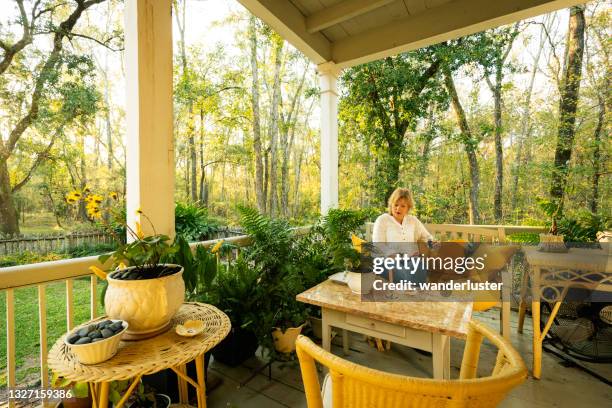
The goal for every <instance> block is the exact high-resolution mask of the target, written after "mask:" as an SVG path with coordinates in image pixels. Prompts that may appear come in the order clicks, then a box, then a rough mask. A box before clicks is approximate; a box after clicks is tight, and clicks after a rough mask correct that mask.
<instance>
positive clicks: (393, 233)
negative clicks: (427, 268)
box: [372, 213, 434, 253]
mask: <svg viewBox="0 0 612 408" xmlns="http://www.w3.org/2000/svg"><path fill="white" fill-rule="evenodd" d="M428 240H432V241H433V240H434V237H433V236H432V235H431V234H430V233H429V231H427V229H426V228H425V226H424V225H423V223H422V222H421V221H419V219H418V218H417V217H415V216H414V215H406V216H404V219H403V220H402V223H401V224H400V223H399V222H397V220H396V219H395V218H394V217H393V216H392V215H390V214H387V213H385V214H382V215H381V216H379V217H378V218H377V219H376V222H374V228H373V231H372V242H393V243H395V242H397V243H400V242H401V243H404V244H402V245H401V248H403V251H402V252H405V251H406V249H408V251H409V252H412V253H415V252H418V250H419V248H418V245H416V243H417V242H418V241H428ZM405 243H408V244H405ZM399 247H400V246H398V248H399ZM388 251H391V252H392V251H393V250H392V249H391V248H388ZM385 252H387V251H385Z"/></svg>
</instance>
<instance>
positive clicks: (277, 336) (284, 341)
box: [272, 324, 304, 353]
mask: <svg viewBox="0 0 612 408" xmlns="http://www.w3.org/2000/svg"><path fill="white" fill-rule="evenodd" d="M303 327H304V325H303V324H302V325H300V326H298V327H290V328H288V329H287V330H285V331H284V332H283V331H282V330H281V329H280V328H278V327H275V328H274V331H272V338H273V339H274V348H275V349H276V351H278V352H281V353H292V352H294V351H295V341H296V340H297V337H298V336H299V335H300V333H302V328H303Z"/></svg>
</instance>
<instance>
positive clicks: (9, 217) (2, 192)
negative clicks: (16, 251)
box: [0, 160, 19, 235]
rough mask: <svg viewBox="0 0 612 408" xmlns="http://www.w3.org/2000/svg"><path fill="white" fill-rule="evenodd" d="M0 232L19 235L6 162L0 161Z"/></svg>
mask: <svg viewBox="0 0 612 408" xmlns="http://www.w3.org/2000/svg"><path fill="white" fill-rule="evenodd" d="M0 232H2V233H3V234H11V235H15V234H19V219H18V218H17V209H16V208H15V202H14V201H13V192H12V190H11V180H10V177H9V171H8V164H7V162H6V160H0Z"/></svg>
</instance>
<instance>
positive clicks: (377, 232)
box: [372, 217, 387, 242]
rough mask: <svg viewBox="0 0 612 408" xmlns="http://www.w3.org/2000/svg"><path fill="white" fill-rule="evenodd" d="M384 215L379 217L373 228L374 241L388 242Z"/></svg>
mask: <svg viewBox="0 0 612 408" xmlns="http://www.w3.org/2000/svg"><path fill="white" fill-rule="evenodd" d="M383 224H384V221H383V217H378V218H377V219H376V221H375V222H374V227H373V228H372V242H386V241H387V239H386V235H387V234H386V228H385V227H384V225H383Z"/></svg>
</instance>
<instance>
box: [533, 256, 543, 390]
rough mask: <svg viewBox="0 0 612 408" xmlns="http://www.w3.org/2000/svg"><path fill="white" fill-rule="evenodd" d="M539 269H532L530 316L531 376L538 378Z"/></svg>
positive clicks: (539, 337)
mask: <svg viewBox="0 0 612 408" xmlns="http://www.w3.org/2000/svg"><path fill="white" fill-rule="evenodd" d="M539 276H540V270H539V268H535V269H534V274H533V282H532V285H531V296H532V300H531V318H532V320H533V376H534V378H537V379H539V378H540V376H541V374H542V337H541V334H540V281H539Z"/></svg>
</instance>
